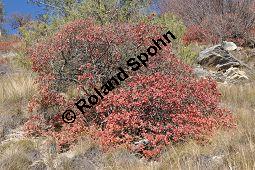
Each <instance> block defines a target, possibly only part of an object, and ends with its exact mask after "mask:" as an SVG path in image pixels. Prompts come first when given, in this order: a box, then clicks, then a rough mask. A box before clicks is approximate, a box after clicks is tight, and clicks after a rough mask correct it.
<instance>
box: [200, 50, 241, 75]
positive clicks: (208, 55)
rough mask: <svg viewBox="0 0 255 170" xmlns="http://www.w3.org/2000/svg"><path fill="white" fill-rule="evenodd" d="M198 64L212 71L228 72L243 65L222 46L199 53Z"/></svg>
mask: <svg viewBox="0 0 255 170" xmlns="http://www.w3.org/2000/svg"><path fill="white" fill-rule="evenodd" d="M197 63H198V64H200V65H202V66H203V67H206V68H210V69H211V70H216V71H220V70H227V69H228V68H230V67H239V66H240V65H241V63H240V62H239V61H238V60H237V59H235V58H234V57H233V56H232V55H231V54H230V53H229V52H228V51H227V50H225V49H224V48H223V47H222V46H221V45H215V46H213V47H210V48H207V49H205V50H203V51H201V52H200V53H199V56H198V58H197Z"/></svg>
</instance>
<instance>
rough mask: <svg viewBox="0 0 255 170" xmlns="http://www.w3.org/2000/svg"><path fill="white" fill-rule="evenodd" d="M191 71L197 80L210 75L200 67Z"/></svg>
mask: <svg viewBox="0 0 255 170" xmlns="http://www.w3.org/2000/svg"><path fill="white" fill-rule="evenodd" d="M193 71H194V74H195V75H196V76H197V77H199V78H200V77H210V76H211V73H210V72H209V71H207V70H205V69H203V68H202V67H195V68H194V70H193Z"/></svg>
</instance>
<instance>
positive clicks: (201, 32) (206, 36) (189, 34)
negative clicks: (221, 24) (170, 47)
mask: <svg viewBox="0 0 255 170" xmlns="http://www.w3.org/2000/svg"><path fill="white" fill-rule="evenodd" d="M182 40H183V43H184V44H185V45H188V44H190V43H199V44H208V43H216V42H217V41H218V38H216V37H214V36H213V34H212V33H211V32H210V31H209V30H206V29H204V28H202V27H200V26H198V25H193V26H190V27H188V29H187V30H186V32H185V34H184V36H183V37H182Z"/></svg>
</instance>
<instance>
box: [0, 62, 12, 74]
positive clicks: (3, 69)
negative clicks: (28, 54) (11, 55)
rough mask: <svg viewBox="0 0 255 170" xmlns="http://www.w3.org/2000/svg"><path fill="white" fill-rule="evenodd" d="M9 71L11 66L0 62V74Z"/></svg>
mask: <svg viewBox="0 0 255 170" xmlns="http://www.w3.org/2000/svg"><path fill="white" fill-rule="evenodd" d="M9 73H11V68H10V67H9V66H8V65H6V64H0V75H4V74H9Z"/></svg>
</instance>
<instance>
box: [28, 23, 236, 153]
mask: <svg viewBox="0 0 255 170" xmlns="http://www.w3.org/2000/svg"><path fill="white" fill-rule="evenodd" d="M117 30H118V31H117ZM161 30H162V29H161V28H158V27H155V26H151V25H146V24H144V23H141V24H137V25H130V24H120V25H117V26H116V25H108V26H99V25H96V24H94V23H93V22H92V21H91V20H79V21H75V22H72V23H69V24H68V25H66V26H64V27H63V29H62V30H60V31H59V32H58V33H57V34H56V36H55V37H52V38H49V39H48V40H47V41H45V42H41V43H40V44H38V45H36V46H35V47H34V48H33V50H32V51H31V52H32V53H31V56H32V61H33V69H34V71H35V72H37V74H38V80H37V82H38V84H39V87H40V88H39V89H40V97H39V98H35V99H34V100H33V101H32V102H31V103H30V108H31V111H33V110H34V111H35V112H36V113H37V114H39V113H41V115H43V116H35V117H33V118H31V119H30V120H29V121H28V122H27V123H26V125H25V129H26V131H27V132H28V134H30V135H42V136H52V137H54V138H55V139H56V142H57V146H58V149H59V150H60V151H61V150H62V151H63V150H64V149H65V148H68V147H69V146H70V145H72V144H73V143H75V142H76V141H77V140H78V139H79V137H80V136H81V135H82V134H83V133H89V134H90V135H91V136H92V137H93V138H94V139H95V140H97V141H98V142H100V143H101V144H102V146H103V148H105V149H108V148H112V147H118V146H120V145H126V146H127V147H129V148H130V149H131V150H133V151H136V152H139V153H141V154H142V155H144V156H146V157H148V158H152V157H154V156H156V155H158V154H159V153H160V151H161V149H162V148H163V147H164V146H166V145H168V144H169V143H175V142H180V141H186V140H187V139H189V138H193V139H196V140H203V139H205V136H207V135H210V134H212V132H213V131H214V130H215V129H217V128H219V127H227V126H233V123H232V117H231V114H230V113H229V112H228V111H226V110H224V109H221V108H220V107H219V95H220V94H219V92H218V90H217V88H216V83H215V82H214V81H213V80H210V79H197V78H196V77H195V76H194V75H193V73H192V68H191V67H189V66H188V65H185V64H184V63H183V62H181V61H180V60H179V59H178V58H177V57H175V55H174V54H173V53H172V50H171V45H168V46H166V47H164V48H163V49H162V50H161V51H160V52H159V53H158V54H157V55H156V56H153V57H151V58H150V59H149V62H150V63H149V67H148V68H147V69H146V68H145V67H144V68H142V69H141V71H137V72H132V73H131V72H129V75H130V77H129V78H128V79H127V80H126V81H125V83H123V84H122V85H121V86H119V87H118V88H117V89H115V90H113V91H112V92H110V93H109V94H108V95H107V96H105V98H104V99H103V100H102V101H101V102H100V103H99V104H98V105H97V106H95V107H94V108H91V109H88V110H87V112H86V113H85V114H84V116H85V117H86V118H91V119H89V122H88V123H85V122H84V121H83V115H82V114H79V115H77V119H76V121H75V122H74V123H73V124H66V123H64V122H63V120H62V119H61V114H62V112H63V111H64V110H65V109H67V108H71V109H73V110H74V111H75V112H76V113H79V111H78V110H77V109H76V108H75V106H74V102H76V101H77V99H79V98H84V96H88V94H89V93H90V91H89V89H90V88H92V87H93V86H98V85H100V84H101V83H104V81H105V80H104V78H102V77H106V78H107V77H108V76H109V75H111V74H113V73H112V72H114V71H115V70H116V68H117V67H118V66H120V65H121V66H123V67H124V63H125V61H126V59H128V58H130V57H132V55H137V53H141V52H144V51H143V50H144V47H146V46H147V47H148V46H149V45H152V41H151V39H152V38H154V39H157V38H158V37H159V36H160V34H161V33H162V32H161ZM121 61H123V62H124V63H122V62H121ZM111 71H112V72H111ZM114 74H115V73H114ZM108 78H109V77H108ZM73 86H75V87H77V88H78V89H79V93H78V94H77V96H75V98H71V99H69V98H67V97H66V96H65V93H66V92H67V89H68V88H69V87H73ZM86 87H87V88H86ZM35 108H37V109H35ZM45 115H52V116H50V117H51V118H52V119H51V120H45V119H44V117H45ZM92 115H93V116H92ZM139 141H140V142H139ZM141 141H146V142H144V143H141ZM135 143H140V145H137V144H135Z"/></svg>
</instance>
